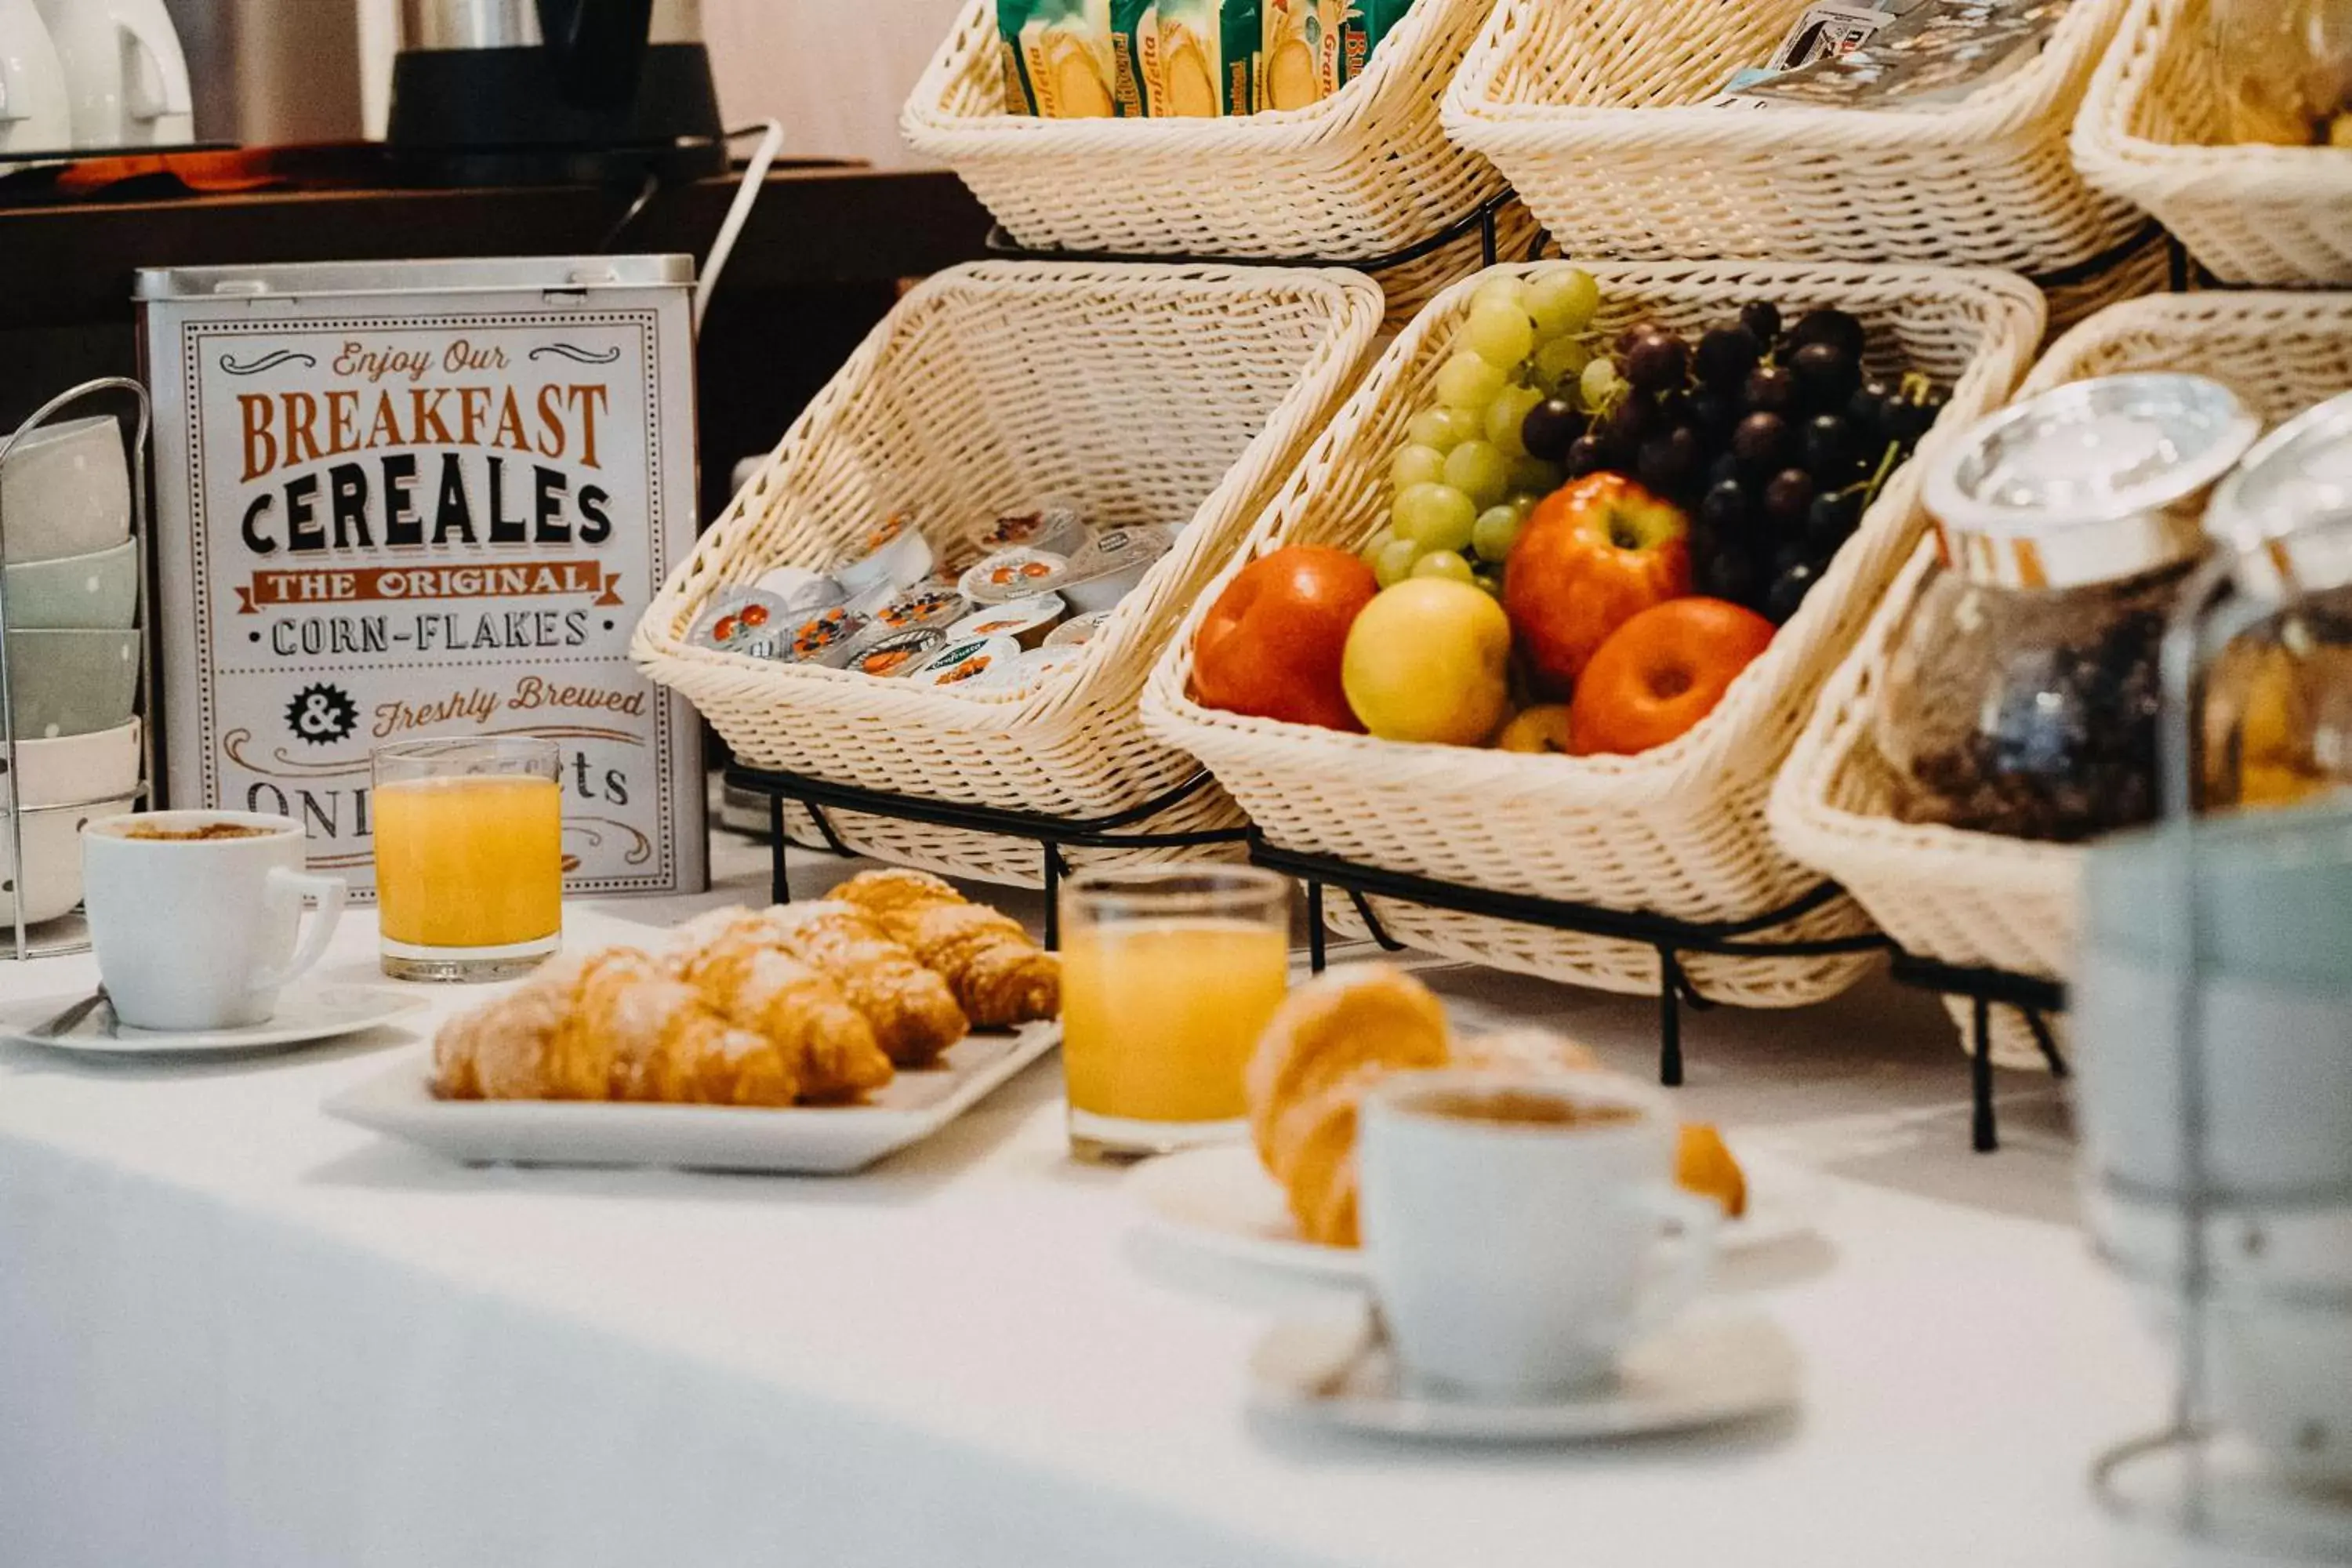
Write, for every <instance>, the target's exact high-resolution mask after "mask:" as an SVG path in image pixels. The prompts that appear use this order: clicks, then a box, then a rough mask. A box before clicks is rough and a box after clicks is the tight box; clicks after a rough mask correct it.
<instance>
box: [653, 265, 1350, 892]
mask: <svg viewBox="0 0 2352 1568" xmlns="http://www.w3.org/2000/svg"><path fill="white" fill-rule="evenodd" d="M1380 318H1381V297H1380V290H1379V289H1376V288H1375V287H1373V286H1372V285H1371V284H1370V282H1368V281H1367V280H1365V279H1363V278H1362V277H1360V276H1359V275H1357V274H1355V273H1351V272H1344V271H1338V270H1306V269H1292V268H1215V267H1108V266H1100V265H1094V264H1081V263H1049V262H1008V261H995V262H980V263H975V264H972V265H970V266H965V267H960V268H953V269H951V270H950V271H947V272H943V273H940V274H939V275H937V276H935V277H933V278H931V279H929V280H927V281H926V282H924V283H922V284H921V285H919V286H918V287H917V288H916V289H913V290H912V291H910V292H909V293H908V295H907V297H906V298H905V299H904V300H900V301H899V303H898V306H897V308H896V309H895V310H892V311H891V313H890V315H889V316H888V317H887V319H886V320H885V321H883V322H882V323H881V325H880V326H878V327H877V328H876V329H875V331H874V332H873V334H872V335H871V336H870V337H868V338H867V339H866V342H865V343H864V344H863V345H862V346H861V347H860V348H859V349H858V351H857V352H856V353H855V354H853V355H852V356H851V357H850V360H849V362H848V363H846V364H845V365H844V366H843V367H842V369H841V371H840V373H839V374H836V375H835V377H834V379H833V381H832V382H831V383H830V384H827V386H826V387H825V389H824V391H823V392H822V393H820V394H819V395H817V397H816V399H815V400H814V402H812V403H811V404H810V405H809V407H808V409H807V411H806V412H804V413H803V415H802V416H801V417H800V419H799V420H798V421H797V422H795V423H794V425H793V427H792V429H791V430H790V431H789V432H788V433H786V435H785V437H784V438H783V441H782V444H781V445H780V446H778V447H777V448H776V450H775V452H774V454H773V455H772V456H771V457H770V458H768V460H767V463H766V465H765V466H764V467H763V468H761V470H760V472H759V474H758V475H757V477H756V478H754V479H752V480H751V483H750V484H749V485H748V486H746V487H745V488H744V489H743V491H742V492H741V493H740V495H738V496H737V497H736V498H735V500H734V501H733V502H732V503H731V504H730V506H729V507H728V509H727V510H726V512H725V513H724V514H723V515H722V516H721V517H720V518H719V521H717V522H716V523H715V524H713V525H712V527H711V529H710V530H709V532H707V533H706V534H704V535H703V537H702V540H701V542H699V543H698V545H697V546H696V548H695V551H694V553H693V554H692V555H691V556H689V557H688V559H687V561H686V562H685V563H683V564H682V565H681V566H680V567H679V568H678V570H677V572H676V573H675V574H672V576H671V577H670V580H669V581H668V582H667V584H664V586H663V588H662V590H661V592H660V593H659V595H656V598H655V600H654V602H653V603H652V605H649V606H648V607H647V609H646V615H645V617H644V619H643V620H642V621H641V622H640V623H639V625H638V627H637V633H636V637H635V641H634V643H633V644H632V649H631V651H632V652H633V654H634V655H635V658H637V660H638V662H639V663H640V664H641V665H642V666H643V667H644V668H645V670H646V674H647V675H648V676H650V677H651V678H652V679H655V680H656V681H658V682H660V683H661V684H663V685H665V686H668V687H672V688H674V689H677V690H678V691H680V692H682V693H684V694H685V695H686V696H687V697H688V699H689V700H691V701H692V702H693V703H694V705H695V706H696V707H697V708H698V709H699V710H701V711H702V713H703V715H704V716H705V717H706V718H708V719H709V721H711V723H712V724H713V725H714V726H716V727H717V729H718V731H719V733H720V734H721V735H722V736H724V737H725V738H726V740H727V742H728V743H729V744H730V746H732V747H733V748H734V750H735V752H736V755H737V757H738V759H739V760H740V762H741V763H744V764H746V765H748V766H751V767H755V768H763V769H772V770H781V771H786V772H791V773H800V774H803V775H808V776H813V777H816V778H820V779H824V780H827V781H831V782H833V783H835V784H846V785H852V786H856V787H860V788H864V789H869V790H873V791H877V792H881V793H886V794H895V795H912V796H918V797H924V798H930V799H938V800H943V801H948V802H951V803H956V804H961V805H978V806H986V807H995V808H1002V809H1008V810H1014V811H1024V812H1030V813H1036V814H1042V815H1048V816H1064V817H1069V818H1077V819H1090V818H1094V817H1097V816H1108V815H1111V814H1114V813H1118V812H1121V811H1125V810H1128V809H1130V808H1133V807H1135V806H1137V805H1142V804H1145V803H1147V802H1150V801H1151V800H1153V799H1155V798H1156V797H1158V796H1160V795H1163V794H1165V793H1167V792H1168V791H1170V790H1171V788H1173V787H1174V786H1176V785H1178V784H1181V783H1182V782H1183V781H1184V780H1185V779H1186V778H1188V777H1189V776H1190V775H1191V774H1192V773H1194V772H1195V771H1196V770H1197V767H1198V764H1197V763H1194V762H1193V761H1192V759H1191V758H1189V757H1187V756H1186V755H1184V754H1183V753H1182V752H1180V751H1177V750H1175V749H1174V748H1172V747H1171V746H1169V745H1167V744H1166V743H1164V742H1160V741H1156V740H1154V739H1153V738H1152V737H1150V736H1149V735H1147V734H1146V733H1145V732H1144V731H1143V729H1142V727H1141V726H1140V725H1139V723H1138V722H1137V720H1136V712H1135V705H1136V697H1137V694H1138V692H1139V690H1140V689H1141V688H1142V685H1143V681H1144V678H1145V677H1146V675H1147V674H1149V672H1150V668H1151V663H1152V661H1153V659H1154V658H1157V657H1158V655H1159V652H1160V649H1161V648H1162V647H1164V646H1165V644H1166V642H1167V639H1168V637H1169V635H1170V633H1171V632H1172V631H1173V629H1174V627H1175V624H1176V621H1177V619H1178V617H1179V616H1181V615H1182V614H1183V612H1184V611H1185V609H1187V608H1188V607H1189V606H1190V605H1191V604H1192V599H1193V597H1194V595H1196V594H1197V593H1198V592H1199V591H1200V589H1201V587H1202V584H1205V583H1206V582H1207V581H1208V579H1209V577H1210V576H1211V575H1212V574H1213V573H1214V572H1215V571H1216V570H1217V568H1218V567H1219V566H1220V565H1222V564H1223V562H1224V561H1225V560H1226V559H1228V558H1229V557H1230V556H1231V554H1232V553H1233V551H1234V547H1235V546H1236V545H1237V544H1238V543H1239V542H1240V540H1241V538H1242V537H1243V535H1244V533H1245V532H1246V531H1247V529H1248V527H1249V525H1250V524H1251V522H1252V521H1255V518H1256V517H1257V515H1258V513H1259V512H1260V511H1261V510H1263V508H1264V506H1265V502H1266V500H1267V499H1268V498H1269V496H1270V495H1271V493H1272V491H1273V489H1274V487H1275V486H1276V485H1277V484H1279V482H1280V481H1281V479H1283V478H1284V476H1286V474H1287V473H1288V472H1289V471H1290V469H1291V468H1293V467H1294V466H1295V464H1296V463H1297V458H1298V455H1299V453H1300V451H1301V450H1302V449H1303V448H1304V447H1305V446H1306V444H1307V441H1309V440H1310V439H1311V438H1312V437H1314V435H1315V434H1316V433H1317V432H1318V431H1319V430H1321V429H1322V427H1323V426H1324V423H1325V422H1326V421H1327V420H1328V418H1329V416H1330V414H1331V411H1332V409H1333V408H1334V407H1336V406H1337V405H1338V403H1339V399H1340V398H1341V397H1343V396H1344V395H1346V393H1347V390H1348V388H1349V386H1350V385H1352V384H1353V383H1354V380H1355V378H1356V375H1357V374H1358V372H1359V371H1360V369H1361V368H1362V365H1363V363H1364V359H1365V355H1366V353H1367V351H1368V350H1369V348H1370V344H1371V342H1372V338H1373V335H1374V332H1375V331H1376V330H1377V328H1378V326H1379V323H1380ZM1045 496H1059V497H1066V498H1068V499H1069V500H1071V501H1072V502H1073V503H1074V504H1075V505H1076V507H1077V508H1078V509H1079V510H1080V511H1081V512H1082V513H1083V514H1084V515H1085V516H1086V517H1087V519H1088V520H1090V521H1095V522H1098V523H1103V524H1146V523H1171V524H1181V525H1182V528H1181V532H1180V533H1179V535H1178V537H1177V539H1176V542H1175V545H1174V548H1173V549H1172V550H1171V552H1170V553H1169V554H1167V555H1166V556H1164V557H1162V558H1161V559H1160V561H1159V562H1158V563H1156V564H1155V565H1154V566H1153V567H1152V568H1151V570H1150V573H1149V574H1147V575H1146V576H1145V577H1144V579H1143V581H1142V583H1141V584H1140V585H1139V586H1138V587H1137V588H1135V589H1134V590H1133V591H1132V592H1130V593H1129V594H1128V595H1127V596H1126V598H1125V599H1123V600H1121V601H1120V602H1119V604H1118V609H1117V611H1116V613H1115V614H1114V615H1113V616H1112V618H1111V619H1110V620H1109V621H1108V623H1107V624H1106V625H1105V626H1104V627H1103V628H1102V630H1101V631H1100V632H1099V633H1098V634H1097V636H1096V637H1094V639H1093V640H1092V641H1090V642H1088V643H1087V645H1086V647H1085V652H1084V656H1083V658H1080V659H1079V660H1078V662H1076V664H1075V665H1074V666H1072V667H1070V668H1064V669H1061V670H1059V671H1057V672H1055V674H1054V675H1052V676H1051V677H1049V678H1047V679H1046V682H1045V685H1043V686H1042V687H1041V688H1039V689H1035V690H1034V691H1030V692H1028V693H1027V694H1025V695H1008V696H1003V697H998V698H988V697H982V696H965V695H959V694H956V693H953V692H950V691H944V690H937V689H927V688H924V687H921V686H919V685H916V684H915V683H913V682H911V681H908V680H906V679H897V680H889V679H876V678H874V677H872V676H867V675H864V674H857V673H852V672H850V671H847V670H841V669H829V668H817V667H814V666H811V665H785V664H778V663H773V662H770V661H768V660H764V659H761V658H751V657H750V656H748V655H745V654H741V653H731V652H719V651H717V650H715V649H712V648H708V647H698V646H693V645H690V644H689V643H688V640H687V637H686V634H687V632H688V628H689V626H692V624H693V622H694V619H695V617H696V616H697V615H698V613H699V612H700V611H701V610H702V608H703V607H704V606H705V605H707V604H708V603H709V600H710V599H711V597H712V596H713V595H715V594H717V593H718V592H719V590H721V589H723V588H727V587H730V586H733V585H737V584H747V583H750V582H752V581H753V580H755V579H757V578H759V577H760V576H761V574H763V573H766V572H767V571H769V570H770V569H771V568H773V567H776V566H779V565H797V566H803V567H810V568H814V569H819V570H822V569H824V568H826V567H828V566H830V565H832V564H833V563H835V562H837V561H839V560H840V559H842V558H843V557H844V556H845V555H846V554H848V553H850V552H852V550H853V547H854V543H855V542H856V541H858V540H859V539H861V538H862V537H864V536H865V535H866V532H867V531H868V530H870V529H871V528H873V527H874V525H875V524H876V522H877V521H878V520H880V519H882V518H883V517H885V516H886V515H888V514H890V513H893V512H896V511H898V510H901V509H906V510H909V511H911V513H912V514H913V516H914V517H916V518H917V519H918V520H919V521H923V522H924V525H925V530H926V532H927V533H928V534H929V536H930V537H931V539H932V542H933V543H934V544H935V545H936V544H942V543H946V542H949V541H950V537H951V536H954V535H958V534H961V535H963V536H966V537H970V536H971V535H976V534H977V533H978V532H979V531H980V530H982V529H983V528H985V527H986V526H987V525H988V523H989V521H990V520H991V519H993V518H996V517H999V516H1002V515H1004V514H1006V513H1007V512H1010V511H1013V510H1020V509H1022V508H1024V507H1028V506H1032V505H1034V503H1035V502H1036V501H1037V500H1039V499H1040V498H1042V497H1045ZM1238 820H1239V817H1238V816H1237V814H1236V813H1235V811H1234V806H1233V805H1232V804H1231V803H1230V802H1229V801H1227V800H1225V799H1224V798H1223V796H1222V795H1219V794H1218V793H1217V792H1216V791H1213V790H1212V791H1208V792H1205V793H1204V794H1202V795H1194V796H1192V797H1191V798H1190V799H1188V800H1187V801H1185V802H1184V803H1183V804H1182V805H1181V806H1179V807H1178V808H1176V809H1175V810H1174V811H1173V812H1171V814H1169V815H1168V816H1165V817H1164V818H1162V819H1160V820H1157V821H1155V822H1154V823H1153V824H1152V826H1153V827H1154V828H1155V829H1164V830H1177V829H1184V828H1195V827H1202V826H1215V825H1220V824H1232V823H1234V822H1237V821H1238ZM834 823H835V826H837V827H838V828H839V829H840V831H841V833H842V835H843V837H845V839H846V840H847V842H848V843H849V845H850V846H852V847H856V848H857V849H860V850H862V851H865V852H866V853H870V854H872V855H875V856H877V857H878V858H883V859H887V860H895V861H900V862H905V863H908V864H914V865H920V866H925V867H928V868H932V869H935V870H941V871H947V872H950V873H955V874H962V875H969V876H972V877H977V878H981V879H987V880H994V881H1000V882H1013V883H1023V884H1027V885H1033V886H1034V885H1035V883H1036V882H1037V881H1038V880H1039V879H1040V870H1039V867H1038V864H1037V854H1036V849H1035V847H1034V844H1032V845H1026V846H1024V845H1022V844H1019V843H1015V842H1011V841H1006V840H1003V839H998V838H994V837H988V836H985V835H980V834H975V833H971V832H968V831H964V830H961V829H955V828H948V827H940V826H926V825H922V824H917V823H910V822H905V821H900V820H897V819H892V818H885V817H882V816H874V815H870V814H860V813H855V812H846V811H845V812H839V813H835V814H834ZM1079 858H1082V859H1083V858H1085V857H1083V856H1082V857H1079Z"/></svg>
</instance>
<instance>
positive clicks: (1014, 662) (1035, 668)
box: [972, 646, 1087, 692]
mask: <svg viewBox="0 0 2352 1568" xmlns="http://www.w3.org/2000/svg"><path fill="white" fill-rule="evenodd" d="M1086 656H1087V650H1086V649H1085V648H1083V647H1068V646H1064V647H1034V648H1030V649H1028V650H1027V651H1025V652H1024V653H1022V654H1020V655H1019V656H1018V657H1016V658H1009V659H1007V660H1005V661H1004V662H1003V664H1000V665H997V666H995V667H993V668H991V669H990V670H989V671H988V673H987V674H985V675H983V676H982V677H980V678H979V679H977V680H975V681H973V682H972V686H973V688H974V689H977V690H982V691H988V692H1005V691H1014V692H1019V691H1034V690H1035V689H1037V688H1038V687H1040V686H1043V685H1045V682H1046V681H1047V680H1049V679H1052V678H1053V677H1054V676H1055V675H1056V674H1058V673H1059V672H1060V671H1062V670H1065V669H1067V668H1070V667H1071V666H1073V665H1075V664H1076V663H1077V662H1078V661H1079V660H1081V659H1083V658H1086Z"/></svg>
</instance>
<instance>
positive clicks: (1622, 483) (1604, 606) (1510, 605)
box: [1503, 474, 1691, 695]
mask: <svg viewBox="0 0 2352 1568" xmlns="http://www.w3.org/2000/svg"><path fill="white" fill-rule="evenodd" d="M1689 535H1690V522H1689V520H1688V519H1686V518H1685V517H1684V516H1683V514H1682V513H1681V511H1680V510H1677V509H1676V508H1675V507H1674V506H1673V505H1672V504H1671V503H1669V502H1667V501H1663V500H1659V499H1658V498H1657V497H1655V496H1654V495H1652V494H1651V493H1650V492H1649V491H1647V490H1645V489H1643V488H1642V487H1641V486H1639V485H1637V484H1635V483H1634V482H1633V480H1631V479H1627V478H1625V477H1624V476H1623V475H1622V474H1593V475H1591V476H1590V477H1588V478H1585V479H1579V480H1577V481H1576V482H1575V483H1573V484H1571V485H1569V486H1568V487H1567V488H1566V489H1559V490H1555V491H1554V492H1553V493H1552V494H1551V495H1549V496H1548V497H1546V498H1545V500H1544V501H1543V503H1542V504H1541V505H1540V506H1538V507H1537V508H1536V510H1534V512H1532V513H1531V514H1529V516H1528V523H1527V527H1526V528H1525V529H1524V530H1522V531H1520V534H1519V539H1518V542H1517V544H1515V545H1513V546H1512V547H1511V555H1510V560H1509V561H1508V562H1507V563H1506V564H1505V566H1504V568H1503V608H1504V609H1506V610H1507V611H1509V612H1510V616H1511V628H1512V630H1514V631H1515V632H1517V634H1518V639H1519V647H1520V648H1521V649H1522V650H1523V651H1524V652H1525V653H1526V655H1527V658H1528V665H1529V667H1530V668H1532V669H1533V671H1534V673H1535V676H1536V679H1537V680H1538V683H1539V684H1540V685H1542V686H1543V687H1544V689H1546V690H1547V691H1549V692H1550V693H1552V694H1554V695H1559V694H1563V693H1566V692H1567V691H1568V690H1569V689H1570V688H1572V687H1574V686H1575V684H1576V681H1577V678H1578V677H1580V676H1581V675H1582V674H1583V673H1584V667H1585V665H1586V664H1588V663H1589V662H1591V658H1592V656H1593V654H1594V653H1595V652H1597V651H1599V649H1600V647H1601V644H1602V643H1603V642H1606V641H1607V640H1608V638H1609V634H1610V633H1612V632H1613V631H1615V630H1616V629H1617V628H1618V627H1619V626H1623V625H1624V624H1625V623H1626V622H1627V621H1630V620H1632V619H1633V617H1634V616H1638V615H1640V614H1641V613H1642V612H1643V610H1646V609H1648V608H1650V607H1651V606H1652V605H1661V604H1664V603H1665V601H1667V600H1668V599H1676V598H1680V597H1681V596H1682V595H1685V594H1687V593H1689V592H1690V591H1691V563H1690V543H1689Z"/></svg>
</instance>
